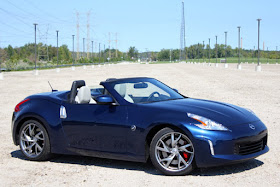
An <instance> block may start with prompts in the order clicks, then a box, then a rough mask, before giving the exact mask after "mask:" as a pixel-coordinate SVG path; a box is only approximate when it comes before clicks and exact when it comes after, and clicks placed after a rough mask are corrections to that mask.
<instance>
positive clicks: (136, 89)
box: [111, 78, 184, 103]
mask: <svg viewBox="0 0 280 187" xmlns="http://www.w3.org/2000/svg"><path fill="white" fill-rule="evenodd" d="M111 84H112V86H113V88H114V89H115V90H116V91H117V92H118V93H119V95H120V96H122V97H123V98H124V99H125V100H126V101H128V102H130V103H150V102H158V101H166V100H175V99H183V98H184V97H183V96H182V95H180V94H179V93H177V92H176V91H175V90H173V89H171V88H169V87H168V86H166V85H165V84H163V83H161V82H159V81H157V80H155V79H152V78H144V79H143V78H139V79H125V80H120V81H114V82H112V83H111Z"/></svg>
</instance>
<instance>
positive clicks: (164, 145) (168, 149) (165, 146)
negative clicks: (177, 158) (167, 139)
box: [157, 140, 170, 153]
mask: <svg viewBox="0 0 280 187" xmlns="http://www.w3.org/2000/svg"><path fill="white" fill-rule="evenodd" d="M160 142H161V144H162V145H163V148H162V149H163V151H164V152H167V153H170V148H169V147H168V146H167V145H166V144H165V143H164V142H163V141H162V140H160ZM157 148H161V147H158V146H157Z"/></svg>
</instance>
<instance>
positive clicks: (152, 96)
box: [147, 92, 160, 101]
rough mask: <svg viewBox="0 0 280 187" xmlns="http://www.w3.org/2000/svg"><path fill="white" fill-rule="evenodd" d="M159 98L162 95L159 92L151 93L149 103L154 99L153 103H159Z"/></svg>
mask: <svg viewBox="0 0 280 187" xmlns="http://www.w3.org/2000/svg"><path fill="white" fill-rule="evenodd" d="M156 94H158V97H155V95H156ZM159 96H160V93H158V92H153V93H151V94H150V95H149V97H148V99H147V101H150V100H152V99H153V100H152V101H158V100H159Z"/></svg>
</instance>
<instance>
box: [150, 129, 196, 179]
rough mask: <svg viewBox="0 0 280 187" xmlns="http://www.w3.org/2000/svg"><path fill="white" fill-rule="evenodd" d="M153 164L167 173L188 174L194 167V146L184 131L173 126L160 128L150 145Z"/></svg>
mask: <svg viewBox="0 0 280 187" xmlns="http://www.w3.org/2000/svg"><path fill="white" fill-rule="evenodd" d="M150 157H151V160H152V163H153V165H154V166H155V167H156V168H157V169H159V170H160V171H161V172H163V173H164V174H166V175H186V174H188V173H190V172H191V171H192V169H193V160H194V147H193V144H192V142H191V140H190V139H189V138H188V137H187V136H186V135H185V134H183V133H182V132H179V131H176V130H173V129H171V128H164V129H162V130H160V131H159V132H158V133H157V134H156V135H155V136H154V138H153V140H152V142H151V147H150Z"/></svg>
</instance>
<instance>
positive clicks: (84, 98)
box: [77, 86, 91, 104]
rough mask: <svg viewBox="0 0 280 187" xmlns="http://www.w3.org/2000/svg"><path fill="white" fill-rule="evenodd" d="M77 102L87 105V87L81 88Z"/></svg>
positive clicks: (88, 92)
mask: <svg viewBox="0 0 280 187" xmlns="http://www.w3.org/2000/svg"><path fill="white" fill-rule="evenodd" d="M77 100H78V101H77V102H78V103H80V104H83V103H89V102H90V100H91V93H90V89H89V87H87V86H82V87H81V88H80V89H79V91H78V94H77Z"/></svg>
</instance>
